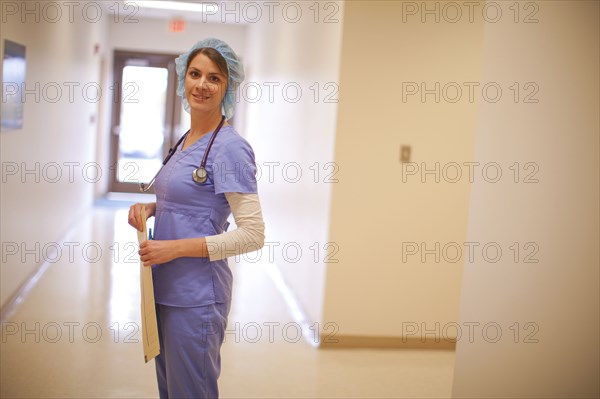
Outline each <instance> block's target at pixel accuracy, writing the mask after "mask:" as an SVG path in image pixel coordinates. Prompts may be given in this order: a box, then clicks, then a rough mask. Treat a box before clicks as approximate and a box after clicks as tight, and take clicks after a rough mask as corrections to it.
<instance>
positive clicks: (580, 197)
mask: <svg viewBox="0 0 600 399" xmlns="http://www.w3.org/2000/svg"><path fill="white" fill-rule="evenodd" d="M538 4H539V6H540V9H539V13H538V15H537V18H538V19H539V22H538V23H535V24H514V23H511V22H510V21H508V20H507V21H503V22H502V23H499V24H495V25H488V26H486V27H485V36H484V49H485V50H484V54H483V55H484V57H483V72H482V78H483V79H484V80H496V81H500V82H507V83H508V82H515V81H517V82H527V81H533V82H535V83H536V84H537V85H538V86H539V92H538V93H537V95H536V98H537V99H539V102H538V103H533V104H531V103H523V102H518V103H514V102H511V101H507V102H501V103H498V104H483V105H482V107H481V111H480V113H479V115H478V120H479V123H478V128H477V149H476V159H477V160H478V161H479V162H482V163H483V162H490V161H494V160H495V161H496V162H500V163H502V164H503V165H508V164H512V163H513V162H520V163H521V165H523V164H524V163H525V162H534V163H535V164H537V166H538V169H537V173H536V175H535V178H537V179H538V180H539V182H538V183H529V184H525V183H514V181H512V177H513V174H512V171H510V170H507V169H506V168H505V172H506V176H507V178H506V179H502V180H501V181H500V182H498V183H496V184H486V183H485V182H482V181H479V182H476V183H475V184H474V185H473V191H472V195H471V199H470V202H471V205H470V211H469V228H468V230H469V240H472V241H482V242H488V241H495V242H498V243H499V244H500V245H501V246H502V248H504V250H505V251H504V254H503V256H502V258H501V259H500V260H499V261H498V262H497V263H494V264H492V263H489V262H481V261H479V262H475V263H472V264H467V265H466V266H465V273H464V277H463V280H462V296H461V310H460V323H461V324H463V325H464V323H467V322H472V323H480V324H481V326H480V327H479V329H478V330H475V334H474V338H473V342H469V340H468V338H467V337H463V339H461V340H460V341H459V342H458V344H457V351H456V368H455V376H454V389H453V396H454V397H460V398H465V397H477V398H483V397H506V398H508V397H515V398H516V397H519V398H526V397H536V398H539V397H545V398H564V397H578V398H584V397H589V398H592V397H595V398H597V397H598V396H599V394H600V392H599V385H598V375H599V371H600V370H599V366H598V362H599V354H600V352H599V344H598V336H599V330H598V325H599V320H598V318H599V304H598V292H599V273H598V265H599V254H598V242H599V232H598V218H599V214H598V204H599V198H598V192H599V187H598V186H599V180H600V179H599V176H598V174H599V164H598V162H599V160H598V148H599V140H598V136H599V125H598V110H599V109H600V104H599V80H598V70H599V67H600V65H599V61H598V55H599V48H600V44H599V43H598V41H599V37H600V34H599V31H598V12H599V9H598V2H591V1H590V2H583V1H580V2H569V4H567V2H538ZM521 171H522V172H531V171H533V169H530V170H527V171H526V170H524V169H522V168H521ZM513 242H518V243H519V245H520V246H521V252H520V259H519V262H515V261H514V260H513V256H514V252H513V251H511V250H509V249H508V246H510V245H511V244H512V243H513ZM527 242H532V243H534V245H535V246H536V247H531V248H529V249H527V250H525V249H524V248H523V245H524V244H525V243H527ZM534 249H537V252H536V253H535V254H534V256H533V258H534V259H537V260H539V262H538V263H524V262H523V260H524V258H523V257H524V256H525V254H528V253H529V254H530V253H532V251H533V250H534ZM528 322H530V323H532V324H530V325H529V326H526V323H528ZM486 323H497V324H498V326H499V327H500V328H501V331H502V337H501V339H500V340H499V341H498V342H495V343H491V341H493V340H494V335H495V331H494V329H493V328H492V329H490V330H489V335H487V336H484V335H482V326H483V325H485V324H486ZM514 323H519V327H518V331H519V335H518V336H517V337H516V341H517V342H515V331H516V326H515V325H514ZM511 326H512V329H511Z"/></svg>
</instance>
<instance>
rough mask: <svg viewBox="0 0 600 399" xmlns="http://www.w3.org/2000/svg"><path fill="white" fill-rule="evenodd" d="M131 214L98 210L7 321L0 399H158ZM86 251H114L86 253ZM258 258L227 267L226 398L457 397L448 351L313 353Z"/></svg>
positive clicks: (289, 301) (114, 205)
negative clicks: (145, 338) (145, 339)
mask: <svg viewBox="0 0 600 399" xmlns="http://www.w3.org/2000/svg"><path fill="white" fill-rule="evenodd" d="M125 204H126V203H125V202H124V201H100V202H99V205H97V206H96V207H94V208H93V209H91V210H90V211H89V212H88V213H87V214H86V215H85V216H84V217H83V218H82V219H81V221H80V222H79V223H77V225H76V226H75V227H74V229H73V230H72V231H71V232H70V233H69V236H68V237H66V239H65V242H72V243H75V242H76V243H78V245H75V244H72V245H71V247H72V248H74V251H73V256H72V257H69V254H68V253H67V252H66V251H63V252H62V253H61V254H60V256H59V255H56V257H53V258H52V263H51V264H49V265H48V268H47V270H46V271H45V272H44V273H43V275H42V276H41V278H40V279H39V281H38V282H37V284H36V285H35V286H34V287H33V288H32V289H31V291H30V292H29V293H28V294H27V296H26V297H25V299H24V301H23V302H22V303H21V304H20V305H19V307H18V309H17V310H16V312H15V313H14V315H13V316H12V317H10V319H9V320H8V321H7V322H4V324H3V331H2V356H1V357H0V362H1V363H0V368H1V370H2V372H1V380H0V397H2V398H42V397H44V398H46V397H60V398H155V397H156V398H157V397H158V390H157V386H156V375H155V371H154V361H150V362H149V363H147V364H144V361H143V350H142V344H141V343H140V340H141V334H140V312H139V303H140V298H139V296H140V291H139V263H138V262H139V257H138V256H137V254H135V250H136V248H137V238H136V235H135V230H134V229H133V228H132V227H130V226H129V225H128V224H127V212H128V208H127V207H125ZM133 243H135V245H133ZM86 246H87V247H88V248H102V249H107V248H108V249H110V250H109V251H104V252H102V253H101V254H100V253H98V252H95V251H94V250H93V249H90V250H89V251H87V255H86V253H85V252H83V251H81V249H82V248H83V247H86ZM61 247H62V248H68V245H67V246H65V245H64V243H61ZM88 257H89V258H88ZM260 258H262V259H263V260H267V258H268V256H267V254H266V253H263V254H262V256H261V257H260ZM260 258H258V257H255V258H253V259H252V261H251V260H250V259H248V260H247V261H244V258H243V257H240V260H239V262H236V261H235V260H234V259H232V260H230V266H231V267H232V270H233V272H234V294H233V302H232V308H231V311H230V315H229V324H228V327H227V330H228V331H229V332H228V333H227V334H226V342H225V344H224V345H223V348H222V351H221V356H222V372H221V377H220V379H219V389H220V392H221V397H223V398H352V397H377V398H386V397H387V398H417V397H418V398H442V397H449V396H450V392H451V387H452V373H453V368H454V351H452V350H441V351H440V350H437V351H436V350H433V351H432V350H417V349H414V350H383V349H362V350H355V349H345V350H344V349H328V350H318V349H316V348H315V347H314V343H315V338H314V331H313V330H314V326H313V330H310V326H309V325H308V324H306V322H305V321H304V320H302V318H301V317H298V316H297V313H298V312H297V304H296V303H295V301H294V298H293V294H291V293H289V292H287V293H286V292H285V291H286V289H285V287H284V284H283V283H282V282H281V281H280V277H279V278H278V276H277V272H276V271H274V270H272V267H271V266H272V265H271V266H270V264H269V262H266V261H260ZM270 269H271V270H270ZM59 287H60V288H59ZM295 313H296V317H294V315H295ZM301 328H304V331H302V329H301ZM332 338H335V335H333V336H332Z"/></svg>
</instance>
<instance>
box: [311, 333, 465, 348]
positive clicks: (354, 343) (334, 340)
mask: <svg viewBox="0 0 600 399" xmlns="http://www.w3.org/2000/svg"><path fill="white" fill-rule="evenodd" d="M319 348H320V349H349V348H356V349H358V348H364V349H442V350H455V349H456V342H453V341H448V340H446V339H441V338H440V339H439V341H437V342H436V339H435V337H426V338H425V339H423V340H422V339H421V338H417V337H376V336H366V335H360V336H359V335H337V334H336V335H334V336H332V335H330V334H327V335H325V334H322V335H321V337H320V345H319Z"/></svg>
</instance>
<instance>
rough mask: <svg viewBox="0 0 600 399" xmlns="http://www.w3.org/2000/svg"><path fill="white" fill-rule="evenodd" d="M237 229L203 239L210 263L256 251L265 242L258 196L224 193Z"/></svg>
mask: <svg viewBox="0 0 600 399" xmlns="http://www.w3.org/2000/svg"><path fill="white" fill-rule="evenodd" d="M225 198H227V202H228V203H229V207H230V208H231V213H232V214H233V218H234V220H235V224H236V225H237V228H236V229H235V230H232V231H228V232H225V233H222V234H217V235H214V236H207V237H205V240H206V247H207V248H208V257H209V259H210V260H211V261H215V260H219V259H224V258H227V257H230V256H235V255H241V254H245V253H247V252H252V251H257V250H259V249H260V248H262V246H263V244H264V241H265V233H264V231H265V224H264V222H263V217H262V211H261V208H260V201H259V199H258V194H243V193H225Z"/></svg>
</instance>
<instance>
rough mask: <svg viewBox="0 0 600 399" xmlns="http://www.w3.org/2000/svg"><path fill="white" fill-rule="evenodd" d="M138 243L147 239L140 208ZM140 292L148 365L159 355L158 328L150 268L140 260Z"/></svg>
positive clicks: (144, 222) (145, 354) (143, 212)
mask: <svg viewBox="0 0 600 399" xmlns="http://www.w3.org/2000/svg"><path fill="white" fill-rule="evenodd" d="M136 231H137V236H138V241H139V243H140V244H141V243H143V242H144V241H146V240H147V239H148V232H147V231H146V209H145V208H144V207H142V231H139V230H136ZM140 292H141V294H142V295H141V297H142V300H141V308H142V309H141V310H142V343H143V345H144V361H145V362H146V363H148V362H149V361H150V360H152V359H154V358H155V357H156V356H158V355H159V354H160V342H159V341H158V326H157V324H156V307H155V304H154V286H153V284H152V267H144V265H143V264H142V261H141V260H140Z"/></svg>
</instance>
